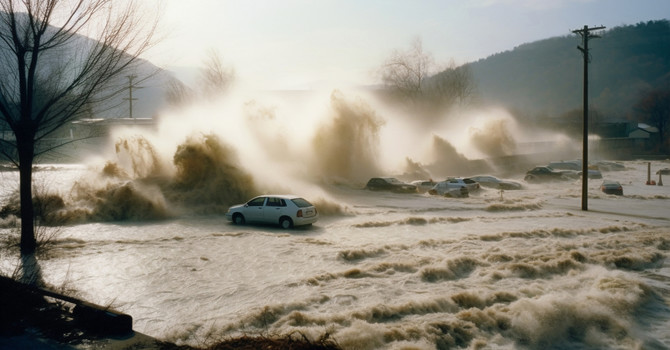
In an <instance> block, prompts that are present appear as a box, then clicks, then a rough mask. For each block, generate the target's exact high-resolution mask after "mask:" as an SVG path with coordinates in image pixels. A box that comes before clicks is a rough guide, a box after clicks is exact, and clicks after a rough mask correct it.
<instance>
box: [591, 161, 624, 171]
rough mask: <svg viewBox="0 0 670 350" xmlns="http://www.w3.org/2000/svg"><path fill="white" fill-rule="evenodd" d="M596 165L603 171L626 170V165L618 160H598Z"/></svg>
mask: <svg viewBox="0 0 670 350" xmlns="http://www.w3.org/2000/svg"><path fill="white" fill-rule="evenodd" d="M595 166H597V167H598V169H600V170H602V171H622V170H626V166H625V165H623V164H621V163H616V162H607V161H598V162H596V163H595Z"/></svg>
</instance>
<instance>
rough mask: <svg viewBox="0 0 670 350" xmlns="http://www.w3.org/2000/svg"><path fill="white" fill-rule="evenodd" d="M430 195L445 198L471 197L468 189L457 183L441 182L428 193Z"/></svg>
mask: <svg viewBox="0 0 670 350" xmlns="http://www.w3.org/2000/svg"><path fill="white" fill-rule="evenodd" d="M428 193H429V194H432V195H438V196H445V197H469V196H470V191H469V190H468V187H467V186H466V185H465V184H463V183H459V182H457V181H449V180H447V181H441V182H438V183H437V184H436V185H435V186H433V188H431V189H430V191H428Z"/></svg>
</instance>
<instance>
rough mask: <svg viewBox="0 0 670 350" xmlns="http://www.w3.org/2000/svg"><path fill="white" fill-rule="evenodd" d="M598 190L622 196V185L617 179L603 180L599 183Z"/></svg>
mask: <svg viewBox="0 0 670 350" xmlns="http://www.w3.org/2000/svg"><path fill="white" fill-rule="evenodd" d="M600 190H601V191H603V192H605V193H606V194H616V195H617V196H623V187H621V184H620V183H619V182H618V181H611V180H605V181H603V184H602V185H600Z"/></svg>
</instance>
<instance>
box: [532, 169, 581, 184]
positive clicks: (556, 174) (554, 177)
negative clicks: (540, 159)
mask: <svg viewBox="0 0 670 350" xmlns="http://www.w3.org/2000/svg"><path fill="white" fill-rule="evenodd" d="M569 171H570V170H566V171H556V170H554V169H553V168H551V167H548V166H538V167H535V168H533V169H531V170H528V171H527V172H526V176H525V177H524V178H523V179H524V180H526V181H527V182H544V181H568V180H570V179H571V178H578V177H579V175H578V174H577V172H574V175H573V174H569V175H568V173H567V172H569Z"/></svg>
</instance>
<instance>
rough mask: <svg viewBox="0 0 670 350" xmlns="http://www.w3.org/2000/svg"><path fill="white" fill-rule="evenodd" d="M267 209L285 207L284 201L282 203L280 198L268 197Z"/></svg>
mask: <svg viewBox="0 0 670 350" xmlns="http://www.w3.org/2000/svg"><path fill="white" fill-rule="evenodd" d="M267 205H268V207H285V206H286V201H284V200H283V199H281V198H274V197H270V198H268V204H267Z"/></svg>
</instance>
